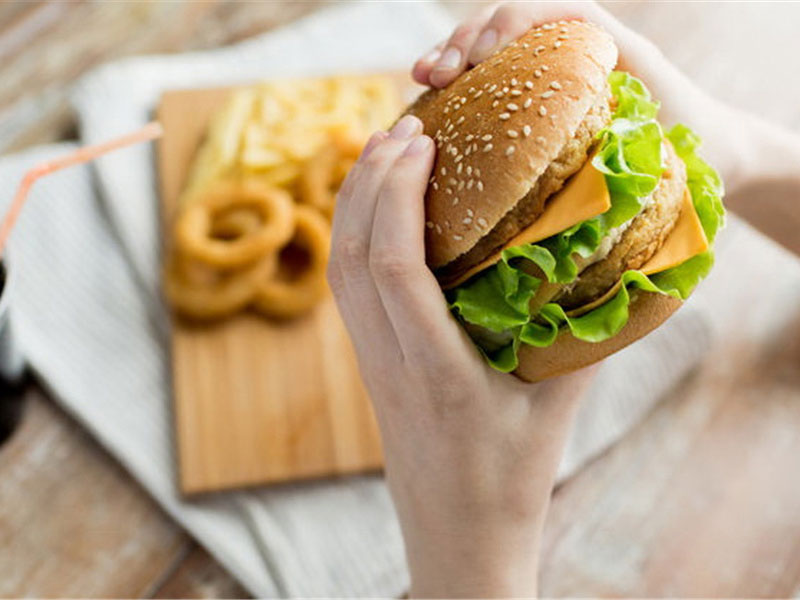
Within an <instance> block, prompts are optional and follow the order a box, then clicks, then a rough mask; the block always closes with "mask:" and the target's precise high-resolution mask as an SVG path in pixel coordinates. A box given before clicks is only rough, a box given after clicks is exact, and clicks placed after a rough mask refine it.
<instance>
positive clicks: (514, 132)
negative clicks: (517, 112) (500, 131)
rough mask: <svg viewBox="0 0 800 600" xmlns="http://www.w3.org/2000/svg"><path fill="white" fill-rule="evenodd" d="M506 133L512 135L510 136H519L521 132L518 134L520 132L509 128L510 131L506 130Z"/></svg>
mask: <svg viewBox="0 0 800 600" xmlns="http://www.w3.org/2000/svg"><path fill="white" fill-rule="evenodd" d="M506 134H507V135H508V137H510V138H515V137H519V134H518V133H517V132H516V131H515V130H513V129H509V130H508V131H506Z"/></svg>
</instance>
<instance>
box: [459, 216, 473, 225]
mask: <svg viewBox="0 0 800 600" xmlns="http://www.w3.org/2000/svg"><path fill="white" fill-rule="evenodd" d="M461 222H462V223H463V224H464V225H469V224H470V223H472V219H470V218H469V217H465V218H464V219H463V220H462V221H461Z"/></svg>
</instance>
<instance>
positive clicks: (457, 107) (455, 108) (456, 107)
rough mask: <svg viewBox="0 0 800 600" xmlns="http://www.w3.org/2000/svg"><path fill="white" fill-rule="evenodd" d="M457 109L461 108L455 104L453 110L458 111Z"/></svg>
mask: <svg viewBox="0 0 800 600" xmlns="http://www.w3.org/2000/svg"><path fill="white" fill-rule="evenodd" d="M459 108H461V104H456V105H455V106H454V107H453V110H458V109H459Z"/></svg>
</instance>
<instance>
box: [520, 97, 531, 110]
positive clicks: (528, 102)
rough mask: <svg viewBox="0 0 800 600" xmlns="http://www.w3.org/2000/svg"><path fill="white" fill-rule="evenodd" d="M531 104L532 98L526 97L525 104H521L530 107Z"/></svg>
mask: <svg viewBox="0 0 800 600" xmlns="http://www.w3.org/2000/svg"><path fill="white" fill-rule="evenodd" d="M531 104H533V98H528V99H527V100H525V104H523V105H522V106H523V108H530V107H531Z"/></svg>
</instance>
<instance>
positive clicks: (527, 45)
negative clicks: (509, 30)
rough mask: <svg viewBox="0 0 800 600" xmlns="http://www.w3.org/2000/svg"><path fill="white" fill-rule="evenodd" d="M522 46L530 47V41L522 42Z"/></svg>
mask: <svg viewBox="0 0 800 600" xmlns="http://www.w3.org/2000/svg"><path fill="white" fill-rule="evenodd" d="M522 47H523V48H530V47H531V45H530V44H529V43H528V42H522Z"/></svg>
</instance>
